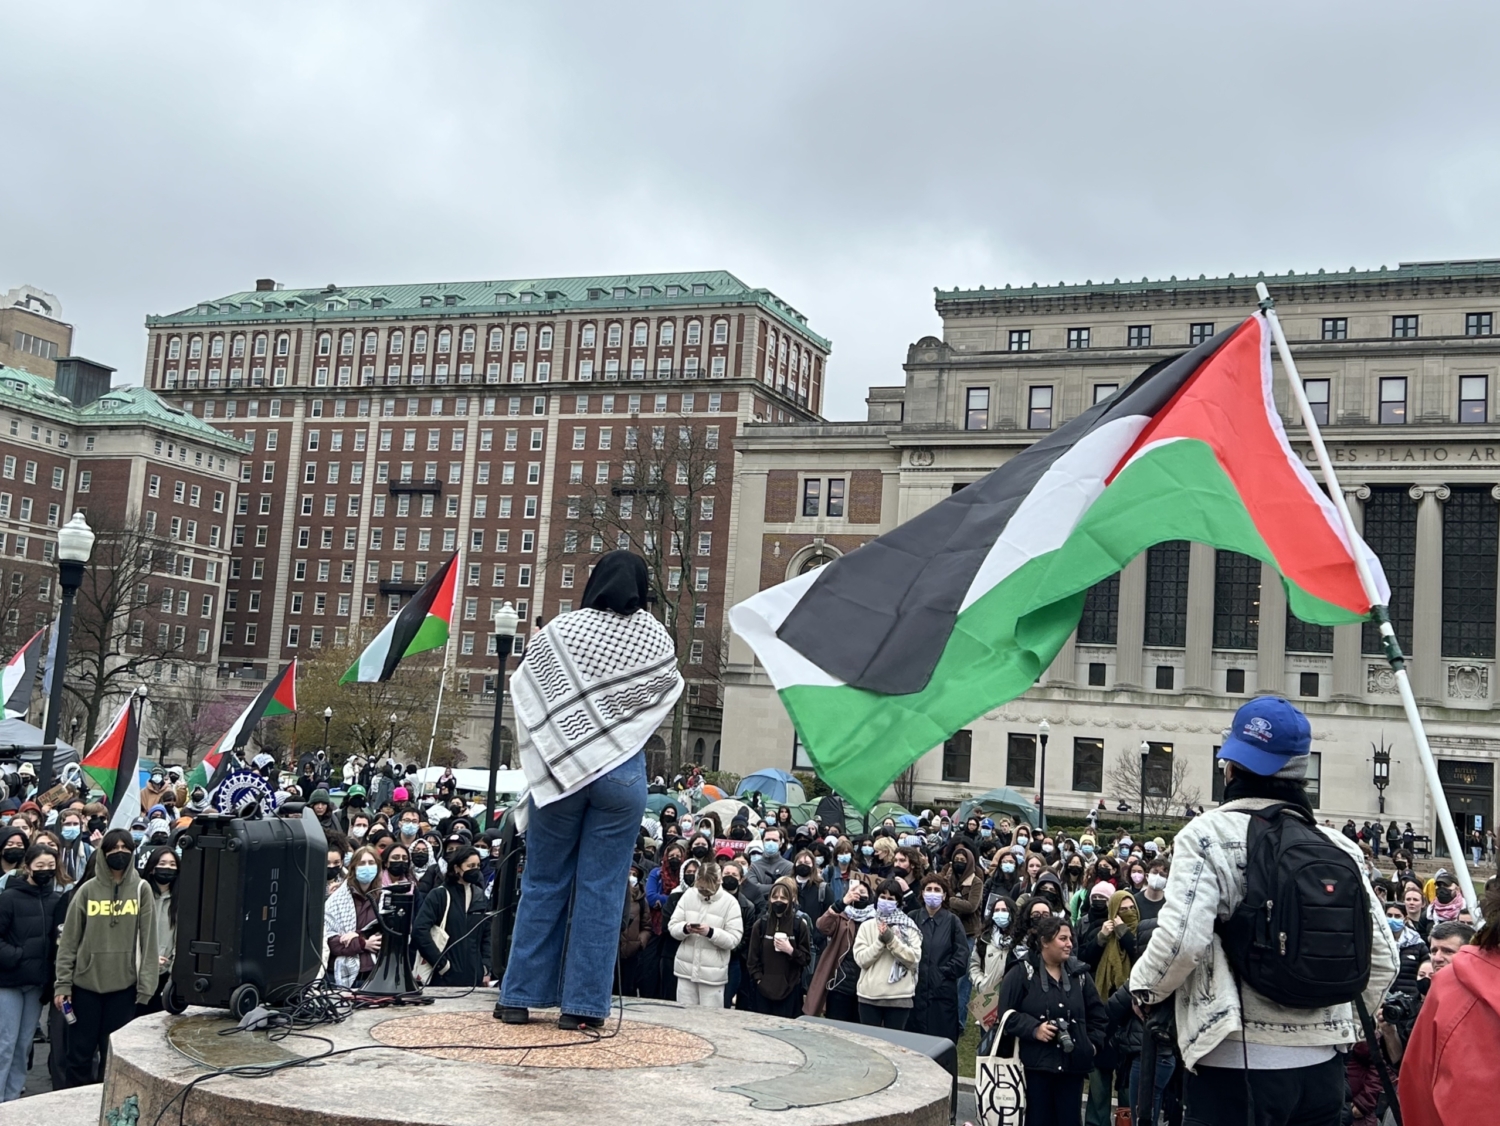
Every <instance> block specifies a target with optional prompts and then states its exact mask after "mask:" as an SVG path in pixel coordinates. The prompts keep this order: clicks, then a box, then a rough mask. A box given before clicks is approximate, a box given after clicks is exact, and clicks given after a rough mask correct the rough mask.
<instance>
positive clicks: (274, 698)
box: [187, 659, 297, 789]
mask: <svg viewBox="0 0 1500 1126" xmlns="http://www.w3.org/2000/svg"><path fill="white" fill-rule="evenodd" d="M296 710H297V662H296V660H295V659H293V661H292V663H291V664H289V665H287V666H286V667H285V668H284V669H282V670H281V671H280V672H279V673H277V674H276V675H275V676H274V677H273V678H272V679H270V680H269V681H267V682H266V686H265V687H264V688H262V689H261V690H260V692H259V693H257V694H256V697H255V699H253V700H251V701H250V706H249V707H247V708H246V709H245V710H244V711H242V712H241V713H240V715H239V718H238V719H236V720H235V721H234V723H233V724H231V725H230V728H229V730H228V731H226V732H224V734H223V735H222V736H220V737H219V741H218V742H217V743H215V744H214V745H213V749H212V750H210V751H209V752H208V754H206V755H204V756H203V761H202V762H200V763H199V764H198V765H197V766H195V767H193V769H192V771H191V772H190V773H189V774H188V779H187V784H188V786H189V787H190V788H191V787H194V786H202V787H204V789H212V788H213V786H214V785H215V784H216V783H217V782H218V778H217V775H218V774H220V773H222V772H221V771H220V770H219V767H220V765H222V764H223V762H224V761H225V759H224V756H225V754H227V753H228V752H230V751H239V750H241V749H242V748H243V747H244V746H245V744H247V743H249V742H250V736H251V735H253V734H254V733H255V727H256V725H257V724H258V723H260V721H261V720H263V719H265V718H266V717H267V716H278V715H290V714H291V713H292V712H294V711H296Z"/></svg>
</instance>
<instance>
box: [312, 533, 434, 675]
mask: <svg viewBox="0 0 1500 1126" xmlns="http://www.w3.org/2000/svg"><path fill="white" fill-rule="evenodd" d="M457 601H458V553H457V552H454V554H453V557H452V558H451V559H449V560H448V562H446V563H444V564H443V565H442V566H441V567H440V568H438V571H437V573H436V574H435V575H433V576H432V578H430V579H428V580H427V582H426V583H424V584H423V585H422V589H421V590H419V591H417V593H416V594H414V595H412V598H411V601H410V602H408V603H407V604H406V605H405V606H403V607H401V610H400V612H399V613H398V614H397V615H396V616H395V617H394V618H392V619H391V620H390V621H389V622H387V623H386V625H385V629H383V630H381V631H380V633H379V634H377V635H376V637H375V640H374V641H372V642H370V644H369V645H367V646H366V647H365V651H364V652H363V653H361V654H360V655H359V659H358V660H356V661H355V662H354V664H352V665H350V666H349V671H348V672H346V673H345V674H344V675H343V676H342V677H340V678H339V683H340V684H349V683H351V682H352V683H356V684H371V683H374V682H375V681H380V680H390V679H391V674H392V673H394V672H395V671H396V666H397V665H399V664H400V663H401V659H402V658H403V657H410V656H413V655H414V654H417V653H425V652H427V651H428V650H429V649H441V648H442V647H443V646H445V645H447V644H448V631H449V628H450V627H451V625H452V622H453V608H454V605H455V603H456V602H457Z"/></svg>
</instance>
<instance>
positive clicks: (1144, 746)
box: [1141, 739, 1151, 837]
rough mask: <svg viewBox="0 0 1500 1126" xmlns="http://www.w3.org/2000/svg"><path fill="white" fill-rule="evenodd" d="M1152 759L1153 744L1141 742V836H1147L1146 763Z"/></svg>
mask: <svg viewBox="0 0 1500 1126" xmlns="http://www.w3.org/2000/svg"><path fill="white" fill-rule="evenodd" d="M1150 757H1151V744H1150V743H1148V742H1146V740H1144V739H1142V740H1141V836H1142V837H1144V836H1145V835H1146V761H1147V760H1148V759H1149V758H1150Z"/></svg>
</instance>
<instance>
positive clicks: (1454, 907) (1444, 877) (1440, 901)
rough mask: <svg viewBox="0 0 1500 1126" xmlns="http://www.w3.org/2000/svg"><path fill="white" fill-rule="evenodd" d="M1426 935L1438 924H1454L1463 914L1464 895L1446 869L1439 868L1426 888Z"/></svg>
mask: <svg viewBox="0 0 1500 1126" xmlns="http://www.w3.org/2000/svg"><path fill="white" fill-rule="evenodd" d="M1428 893H1429V894H1428V898H1429V900H1430V902H1429V903H1428V904H1427V910H1426V911H1424V912H1423V914H1424V915H1425V916H1426V917H1427V933H1428V934H1431V933H1432V928H1433V927H1435V926H1437V924H1439V923H1454V922H1458V921H1459V916H1460V915H1462V914H1463V913H1464V893H1463V892H1462V891H1460V890H1459V887H1458V883H1457V881H1455V880H1454V878H1453V876H1452V875H1451V874H1450V873H1449V871H1448V869H1446V868H1439V869H1438V870H1437V875H1435V876H1433V877H1432V880H1431V883H1430V884H1429V887H1428Z"/></svg>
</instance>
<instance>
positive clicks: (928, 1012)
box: [906, 850, 969, 1043]
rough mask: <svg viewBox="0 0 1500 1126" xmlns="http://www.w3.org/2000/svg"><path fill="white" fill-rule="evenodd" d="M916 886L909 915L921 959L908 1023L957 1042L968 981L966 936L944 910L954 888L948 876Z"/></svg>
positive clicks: (909, 1027) (912, 1029)
mask: <svg viewBox="0 0 1500 1126" xmlns="http://www.w3.org/2000/svg"><path fill="white" fill-rule="evenodd" d="M965 851H967V850H965ZM918 890H919V892H920V895H921V897H922V898H921V906H920V907H918V908H917V909H916V910H915V911H913V912H912V913H911V919H912V921H913V922H915V923H916V925H917V931H918V933H919V934H920V935H921V936H922V944H921V945H922V958H921V961H920V962H919V963H918V966H917V988H916V992H915V993H914V994H913V995H912V1010H911V1017H910V1019H909V1020H908V1021H907V1025H906V1027H907V1030H908V1031H910V1032H918V1033H921V1034H923V1035H926V1036H941V1037H942V1038H944V1039H945V1040H952V1041H953V1042H954V1043H957V1042H958V1039H959V1037H960V1036H961V1035H962V1026H961V1022H960V1020H959V1004H960V1001H959V982H960V981H967V980H968V971H969V936H968V935H967V934H965V933H964V926H963V923H962V922H960V921H959V919H958V916H956V915H955V914H954V913H953V912H952V911H950V910H948V903H949V902H951V900H952V898H953V888H952V887H950V886H949V884H948V881H947V880H946V879H944V878H943V877H942V876H938V875H931V876H926V877H924V878H923V879H922V881H921V883H920V884H919V885H918ZM965 992H967V990H965ZM964 1002H965V1003H967V998H964Z"/></svg>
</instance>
